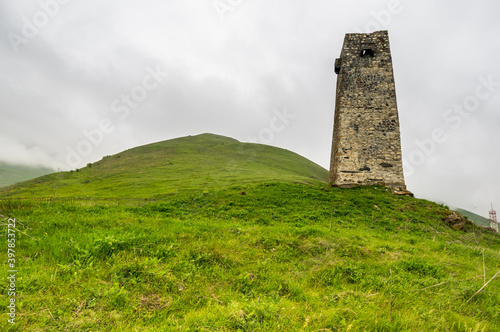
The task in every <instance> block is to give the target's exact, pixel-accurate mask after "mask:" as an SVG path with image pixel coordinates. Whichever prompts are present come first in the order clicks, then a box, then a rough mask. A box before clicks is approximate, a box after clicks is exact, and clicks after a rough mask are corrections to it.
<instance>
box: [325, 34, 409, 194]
mask: <svg viewBox="0 0 500 332" xmlns="http://www.w3.org/2000/svg"><path fill="white" fill-rule="evenodd" d="M335 73H336V74H338V78H337V97H336V101H335V119H334V127H333V143H332V156H331V162H330V183H331V184H332V185H334V186H355V185H371V184H384V185H387V186H391V187H398V188H406V186H405V181H404V176H403V162H402V156H401V138H400V134H399V118H398V108H397V105H396V89H395V86H394V74H393V70H392V58H391V51H390V47H389V34H388V32H387V31H377V32H374V33H349V34H346V36H345V39H344V46H343V47H342V52H341V54H340V58H338V59H336V60H335Z"/></svg>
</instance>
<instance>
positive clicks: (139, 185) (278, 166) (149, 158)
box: [0, 134, 328, 198]
mask: <svg viewBox="0 0 500 332" xmlns="http://www.w3.org/2000/svg"><path fill="white" fill-rule="evenodd" d="M265 181H282V182H289V183H293V182H298V183H315V182H327V181H328V171H327V170H325V169H324V168H322V167H321V166H319V165H317V164H315V163H313V162H312V161H310V160H308V159H306V158H304V157H302V156H300V155H298V154H296V153H293V152H290V151H288V150H285V149H281V148H277V147H272V146H268V145H262V144H254V143H241V142H239V141H238V140H236V139H234V138H229V137H225V136H221V135H215V134H201V135H196V136H186V137H180V138H175V139H171V140H167V141H162V142H157V143H152V144H147V145H143V146H139V147H135V148H132V149H129V150H126V151H123V152H120V153H118V154H115V155H112V156H105V157H104V158H103V159H102V160H100V161H97V162H95V163H92V164H88V165H87V167H84V168H82V169H79V170H74V171H70V172H59V173H53V174H50V175H47V176H43V177H40V178H37V179H33V180H30V181H27V182H23V183H19V184H16V185H14V186H9V187H6V188H0V196H3V197H54V196H57V197H71V196H79V197H144V198H146V197H155V198H159V197H162V196H164V195H168V194H171V193H174V192H177V191H179V190H199V191H200V190H201V191H203V190H206V189H208V188H221V187H226V186H228V185H236V184H244V183H256V182H257V183H258V182H265Z"/></svg>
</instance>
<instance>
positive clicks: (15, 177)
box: [0, 163, 53, 187]
mask: <svg viewBox="0 0 500 332" xmlns="http://www.w3.org/2000/svg"><path fill="white" fill-rule="evenodd" d="M52 172H53V171H52V170H50V169H48V168H41V167H28V166H19V165H9V164H4V163H0V187H5V186H9V185H11V184H14V183H17V182H22V181H26V180H30V179H33V178H36V177H39V176H42V175H46V174H50V173H52Z"/></svg>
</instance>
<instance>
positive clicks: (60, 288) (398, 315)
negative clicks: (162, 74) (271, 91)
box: [0, 135, 500, 331]
mask: <svg viewBox="0 0 500 332" xmlns="http://www.w3.org/2000/svg"><path fill="white" fill-rule="evenodd" d="M214 140H216V141H218V143H219V144H215V145H213V144H212V143H213V142H214ZM222 141H223V142H222ZM169 142H170V143H171V141H169ZM170 143H167V142H163V143H158V144H160V145H162V146H163V148H160V145H158V146H156V147H155V146H147V147H146V148H144V147H142V148H137V149H138V150H135V151H134V149H132V150H129V151H126V152H124V153H122V154H119V155H121V157H119V158H118V157H117V156H110V157H107V158H105V159H103V160H102V161H101V162H99V163H95V164H93V165H92V166H90V167H86V168H85V169H82V170H80V171H79V172H73V173H59V174H55V175H50V176H46V177H43V178H40V179H37V180H34V181H30V182H28V183H25V184H23V185H18V186H15V187H8V188H6V189H5V190H4V191H3V192H2V193H0V198H3V200H0V211H1V212H0V213H1V214H2V215H3V219H5V220H3V221H2V222H3V223H7V220H6V219H8V218H16V221H17V222H16V227H17V230H16V242H15V244H16V247H15V248H16V263H15V264H16V269H17V273H16V297H15V299H16V305H17V306H16V324H15V325H11V324H9V323H8V321H7V319H8V318H7V304H8V301H9V297H7V296H6V294H7V290H8V288H9V282H8V280H7V279H6V278H2V279H1V287H2V289H3V292H2V296H1V297H0V307H1V308H2V310H3V314H2V318H1V320H0V329H1V330H8V331H498V330H499V328H498V327H499V326H500V310H499V308H500V280H499V279H493V280H492V281H491V282H490V283H489V284H488V285H487V286H486V287H485V288H484V290H483V291H482V292H480V293H479V294H477V295H475V296H474V294H475V293H476V292H477V291H478V290H479V289H480V288H481V287H482V286H483V285H484V284H485V283H486V282H488V281H489V280H490V279H491V278H492V277H493V276H494V275H495V274H496V273H497V272H498V271H499V270H500V237H499V236H498V235H495V234H492V233H489V232H487V231H485V230H482V229H480V228H478V227H476V226H473V225H472V224H470V225H468V227H466V228H465V229H467V231H466V232H465V231H458V230H455V229H452V228H450V227H449V226H447V225H446V224H445V223H444V222H443V218H444V217H446V216H447V215H448V214H449V213H450V211H449V210H448V209H447V208H446V207H445V206H442V205H437V204H435V203H432V202H428V201H425V200H419V199H415V198H411V197H406V196H403V197H402V196H397V195H394V194H393V193H392V191H391V190H389V189H387V188H385V187H378V186H374V187H362V188H351V189H339V188H331V187H328V186H327V184H326V183H325V182H324V176H325V171H324V170H322V169H321V168H320V167H319V166H317V165H314V164H313V163H311V162H309V161H307V160H305V159H304V158H302V157H300V156H297V155H295V154H293V153H291V152H287V151H285V150H280V149H276V148H271V147H261V146H255V145H252V146H246V145H245V146H243V148H249V147H250V148H252V149H246V150H245V149H242V146H241V144H242V143H238V142H236V141H234V140H230V139H227V138H222V137H216V136H210V135H209V136H202V137H193V138H185V139H179V140H175V141H174V143H176V144H178V146H177V147H176V150H175V151H170V152H167V151H165V150H164V149H167V150H168V148H169V146H170ZM221 143H224V144H221ZM155 148H157V149H156V150H155ZM193 149H194V150H193ZM200 149H202V150H203V149H205V151H209V153H210V155H211V157H210V158H208V157H207V155H202V153H200ZM217 149H220V151H219V152H220V153H219V152H217ZM235 151H236V152H235ZM237 151H240V154H239V155H238V154H237ZM249 151H251V153H249ZM138 153H142V155H141V157H137V156H136V154H138ZM266 153H267V155H268V156H269V157H267V155H266ZM280 154H281V155H280ZM148 156H149V159H148ZM217 158H218V159H217ZM156 159H157V160H156ZM209 159H211V160H212V161H211V162H212V164H210V160H209ZM124 160H129V161H127V162H123V161H124ZM134 160H135V162H132V161H134ZM182 160H184V168H182V167H180V166H179V165H180V164H181V163H182ZM193 160H205V161H206V168H204V169H201V170H199V171H196V170H195V169H194V166H193V165H192V164H191V163H192V162H193ZM215 160H218V163H217V162H215ZM110 161H119V162H123V166H122V167H123V168H122V169H121V170H118V166H117V164H114V165H112V164H109V165H107V163H110ZM160 161H161V162H160ZM164 162H165V163H168V162H171V163H172V164H173V165H168V166H159V163H160V164H162V165H166V164H163V163H164ZM148 163H149V164H148ZM293 163H295V165H293ZM176 165H178V166H179V168H177V171H176V172H173V171H171V170H172V169H173V167H175V166H176ZM228 165H229V166H228ZM161 167H164V168H163V169H162V171H160V169H161ZM169 167H172V168H169ZM231 169H233V170H235V171H234V173H233V172H230V171H228V170H231ZM217 170H218V171H217ZM138 171H142V172H143V173H137V172H138ZM162 172H164V173H162ZM168 172H171V173H168ZM228 173H229V174H228ZM123 174H129V175H127V176H126V175H123ZM132 174H138V175H137V179H133V178H131V175H132ZM139 174H141V176H139ZM162 174H163V177H162ZM188 174H190V175H188ZM281 174H282V176H281ZM209 177H211V178H212V179H213V180H210V178H209ZM253 177H254V178H253ZM85 181H89V182H85ZM156 181H160V184H157V185H156V186H154V183H155V182H156ZM56 188H57V192H55V190H56ZM9 197H10V199H6V198H9ZM12 197H25V199H12ZM40 197H45V198H40ZM2 229H3V230H4V232H2V238H3V239H4V241H2V243H4V244H5V250H4V252H5V259H4V262H5V264H4V271H6V270H8V266H7V264H6V263H7V242H6V239H7V227H3V228H2ZM28 235H29V236H28Z"/></svg>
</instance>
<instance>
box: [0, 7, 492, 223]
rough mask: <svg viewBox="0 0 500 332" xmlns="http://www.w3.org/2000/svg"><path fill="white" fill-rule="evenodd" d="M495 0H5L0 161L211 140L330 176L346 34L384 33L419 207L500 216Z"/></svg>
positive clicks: (61, 164)
mask: <svg viewBox="0 0 500 332" xmlns="http://www.w3.org/2000/svg"><path fill="white" fill-rule="evenodd" d="M499 15H500V3H499V2H498V1H497V0H476V1H465V0H453V1H452V0H440V1H435V0H432V1H431V0H420V1H416V0H399V1H398V0H381V1H375V0H357V1H333V0H308V1H305V0H303V1H299V0H266V1H264V0H182V1H180V0H179V1H173V0H162V1H160V0H157V1H153V0H142V1H131V0H120V1H118V0H115V1H111V0H109V1H103V0H100V1H96V0H85V1H82V0H37V1H31V0H29V1H28V0H24V1H8V0H0V32H1V36H2V37H3V38H2V39H1V41H0V57H1V61H0V86H1V89H2V91H1V93H0V112H1V113H0V114H1V118H0V119H1V121H0V161H4V162H10V163H18V164H29V165H44V166H49V167H54V168H56V169H57V168H60V169H61V170H68V169H74V168H77V167H81V166H83V165H85V164H86V163H88V162H94V161H97V160H100V159H101V158H102V157H103V156H104V155H110V154H115V153H118V152H120V151H123V150H126V149H129V148H132V147H135V146H138V145H143V144H147V143H152V142H157V141H162V140H166V139H171V138H175V137H180V136H187V135H196V134H201V133H206V132H209V133H216V134H221V135H225V136H230V137H234V138H236V139H238V140H240V141H243V142H249V141H250V142H258V143H265V144H269V145H274V146H278V147H282V148H286V149H288V150H291V151H294V152H297V153H299V154H301V155H303V156H305V157H307V158H309V159H311V160H312V161H314V162H316V163H318V164H319V165H321V166H323V167H325V168H327V169H328V167H329V159H330V149H331V139H332V128H333V111H334V103H335V85H336V75H335V74H334V71H333V62H334V60H335V58H336V57H338V56H339V55H340V51H341V48H342V43H343V39H344V36H345V34H346V33H351V32H373V31H376V30H389V37H390V42H391V48H392V56H393V62H394V71H395V79H396V90H397V98H398V108H399V116H400V125H401V133H402V148H403V156H404V163H405V177H406V183H407V186H408V189H409V190H411V191H413V192H414V193H415V194H416V195H417V197H421V198H426V199H430V200H434V201H442V202H446V203H447V204H449V205H452V206H458V207H462V208H465V209H468V210H471V211H473V212H476V213H478V214H481V215H483V216H487V214H488V210H489V209H490V203H491V202H492V203H493V204H494V206H496V207H497V209H498V210H500V175H499V173H498V165H499V163H500V153H499V148H498V145H499V142H500V131H499V130H498V127H499V125H500V112H499V111H500V42H499V38H500V37H499V35H500V20H499V19H498V18H499Z"/></svg>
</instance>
